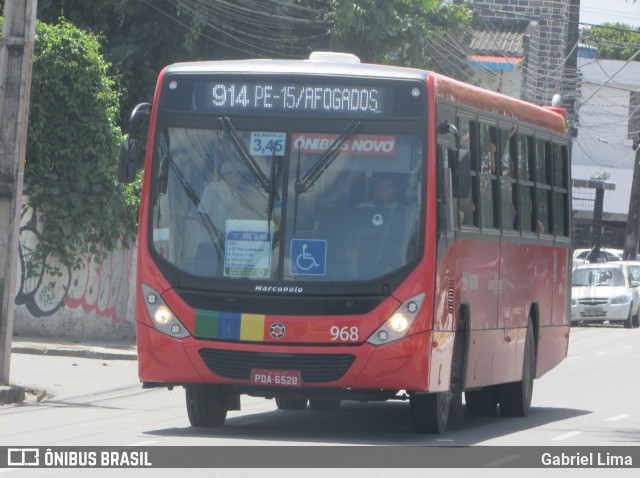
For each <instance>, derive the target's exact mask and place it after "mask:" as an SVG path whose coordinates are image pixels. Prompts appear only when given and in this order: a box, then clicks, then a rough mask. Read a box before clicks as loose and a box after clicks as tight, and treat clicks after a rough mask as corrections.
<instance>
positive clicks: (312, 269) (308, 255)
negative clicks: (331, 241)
mask: <svg viewBox="0 0 640 478" xmlns="http://www.w3.org/2000/svg"><path fill="white" fill-rule="evenodd" d="M290 262H291V273H292V274H296V275H314V276H323V275H325V274H326V268H327V241H319V240H314V239H293V240H292V241H291V261H290Z"/></svg>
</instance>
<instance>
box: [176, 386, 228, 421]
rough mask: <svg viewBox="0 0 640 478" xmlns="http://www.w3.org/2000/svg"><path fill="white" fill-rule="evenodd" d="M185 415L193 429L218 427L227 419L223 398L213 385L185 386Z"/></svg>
mask: <svg viewBox="0 0 640 478" xmlns="http://www.w3.org/2000/svg"><path fill="white" fill-rule="evenodd" d="M184 388H185V392H186V393H185V394H186V398H187V415H188V416H189V423H191V426H194V427H220V426H222V425H224V422H225V420H226V419H227V409H226V407H225V402H224V396H223V394H221V393H220V391H219V389H218V388H217V387H216V386H215V385H208V384H196V385H185V387H184Z"/></svg>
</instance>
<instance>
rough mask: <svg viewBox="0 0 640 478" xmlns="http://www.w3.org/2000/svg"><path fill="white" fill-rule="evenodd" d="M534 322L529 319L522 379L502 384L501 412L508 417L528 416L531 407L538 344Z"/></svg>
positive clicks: (500, 392) (500, 391)
mask: <svg viewBox="0 0 640 478" xmlns="http://www.w3.org/2000/svg"><path fill="white" fill-rule="evenodd" d="M533 335H534V331H533V324H532V323H531V321H529V325H528V326H527V337H526V339H525V345H524V363H523V365H522V380H520V381H519V382H512V383H505V384H504V385H500V389H499V395H500V414H501V415H505V416H508V417H526V416H527V415H528V414H529V409H530V408H531V399H532V397H533V379H534V377H535V373H536V346H535V338H534V336H533Z"/></svg>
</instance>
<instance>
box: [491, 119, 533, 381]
mask: <svg viewBox="0 0 640 478" xmlns="http://www.w3.org/2000/svg"><path fill="white" fill-rule="evenodd" d="M517 133H518V131H517V128H516V126H514V125H500V128H499V130H498V140H499V144H498V150H497V152H496V154H497V156H498V160H497V161H496V169H497V171H496V174H497V175H498V176H499V188H500V194H499V198H500V199H499V205H498V208H497V209H498V210H499V211H500V219H499V220H500V230H501V236H500V237H501V240H500V278H499V282H498V283H499V296H498V297H499V300H498V313H497V315H496V319H497V330H496V334H495V341H496V344H495V351H494V360H493V367H492V376H491V381H492V382H493V383H503V382H510V381H515V380H519V379H520V378H521V377H520V371H521V367H520V368H517V367H516V354H517V347H518V334H520V335H522V333H521V332H522V331H523V330H526V327H527V320H528V317H529V311H528V307H529V301H528V297H529V295H530V293H531V290H530V289H528V288H525V287H522V280H523V277H522V275H523V271H522V267H521V266H520V267H519V265H520V264H522V263H523V261H522V242H521V240H520V223H521V222H523V221H521V217H520V216H521V212H522V211H520V210H519V209H520V205H521V204H520V203H519V201H518V190H517V182H516V178H517V172H516V171H517V169H518V168H519V167H521V166H522V162H520V161H518V153H519V152H520V151H519V148H518V141H517V138H518V134H517ZM522 338H523V339H524V336H522Z"/></svg>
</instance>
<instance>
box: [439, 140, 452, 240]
mask: <svg viewBox="0 0 640 478" xmlns="http://www.w3.org/2000/svg"><path fill="white" fill-rule="evenodd" d="M454 160H455V151H454V150H452V149H449V148H447V147H446V145H444V144H439V145H438V147H437V149H436V161H437V167H436V170H437V175H438V176H437V181H438V184H437V188H438V190H437V204H438V210H437V214H438V216H437V217H438V231H439V234H443V233H444V234H445V235H448V234H449V233H451V232H452V230H453V227H454V224H453V223H452V222H451V220H450V219H449V216H450V209H451V170H450V168H449V166H450V165H451V163H452V162H453V161H454Z"/></svg>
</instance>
